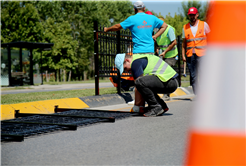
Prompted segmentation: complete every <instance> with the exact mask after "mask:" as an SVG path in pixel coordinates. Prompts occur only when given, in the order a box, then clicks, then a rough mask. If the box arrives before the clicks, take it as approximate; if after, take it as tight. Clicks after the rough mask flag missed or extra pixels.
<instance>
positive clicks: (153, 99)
mask: <svg viewBox="0 0 246 166" xmlns="http://www.w3.org/2000/svg"><path fill="white" fill-rule="evenodd" d="M135 85H136V88H137V90H138V91H139V93H140V94H141V95H142V97H143V98H144V100H145V101H146V102H147V103H148V106H149V107H156V106H158V105H161V106H162V107H164V106H166V103H165V102H164V101H163V100H162V99H161V98H160V97H159V96H158V93H163V94H166V93H172V92H174V91H175V90H176V89H177V87H178V81H177V80H176V79H170V80H169V81H167V82H162V81H161V80H160V79H159V78H158V77H157V76H155V75H148V76H142V77H139V78H137V79H136V81H135Z"/></svg>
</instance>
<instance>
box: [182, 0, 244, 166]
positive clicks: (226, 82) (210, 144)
mask: <svg viewBox="0 0 246 166" xmlns="http://www.w3.org/2000/svg"><path fill="white" fill-rule="evenodd" d="M245 21H246V2H245V1H214V2H210V6H209V11H208V20H207V23H208V25H209V26H210V29H211V32H210V33H209V35H208V40H207V41H208V46H207V52H206V55H205V56H204V57H203V58H204V59H203V61H202V63H201V66H200V72H199V74H200V82H199V87H198V90H197V98H196V101H195V103H194V108H193V117H192V120H191V127H190V131H189V137H188V147H187V152H186V158H185V164H184V165H194V166H195V165H199V166H200V165H214V166H222V165H228V166H229V165H231V166H232V165H233V166H235V165H246V116H245V115H246V111H245V101H246V99H245V92H246V91H245V80H246V78H245V77H246V69H245V66H246V65H245V62H246V58H245V53H246V52H245V51H246V26H245Z"/></svg>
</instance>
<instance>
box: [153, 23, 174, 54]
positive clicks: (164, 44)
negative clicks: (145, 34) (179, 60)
mask: <svg viewBox="0 0 246 166" xmlns="http://www.w3.org/2000/svg"><path fill="white" fill-rule="evenodd" d="M170 28H173V27H172V26H171V25H168V27H167V29H166V30H165V31H164V33H163V34H162V35H161V36H159V37H158V38H157V39H156V41H157V44H158V46H159V47H160V48H161V50H163V51H165V50H166V49H167V48H168V46H169V45H170V44H171V41H170V40H169V38H168V37H167V34H168V31H169V29H170ZM173 30H174V33H175V28H173ZM177 54H178V48H177V46H176V45H175V46H174V47H173V48H172V49H171V50H170V51H168V52H167V53H166V54H165V58H172V57H175V56H176V55H177Z"/></svg>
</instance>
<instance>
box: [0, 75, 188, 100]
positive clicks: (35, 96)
mask: <svg viewBox="0 0 246 166" xmlns="http://www.w3.org/2000/svg"><path fill="white" fill-rule="evenodd" d="M181 80H182V81H181V85H182V87H188V86H189V85H190V82H189V76H187V77H181ZM94 82H95V81H94V80H88V81H73V82H64V83H63V82H62V83H61V82H60V83H57V84H54V83H44V84H50V85H60V84H76V83H78V84H81V83H94ZM99 82H109V80H100V81H99ZM14 89H16V90H18V89H31V87H30V86H22V87H14V88H1V90H14ZM116 93H117V90H116V88H100V95H104V94H116ZM94 95H95V89H81V90H64V91H52V92H32V93H18V94H2V95H1V104H16V103H25V102H33V101H42V100H52V99H64V98H75V97H85V96H94Z"/></svg>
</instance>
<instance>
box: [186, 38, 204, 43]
mask: <svg viewBox="0 0 246 166" xmlns="http://www.w3.org/2000/svg"><path fill="white" fill-rule="evenodd" d="M205 39H207V38H206V37H200V38H194V39H188V40H186V41H187V42H191V41H198V40H205Z"/></svg>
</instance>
